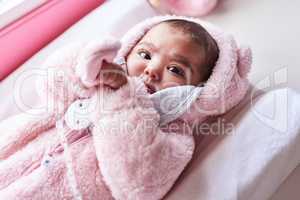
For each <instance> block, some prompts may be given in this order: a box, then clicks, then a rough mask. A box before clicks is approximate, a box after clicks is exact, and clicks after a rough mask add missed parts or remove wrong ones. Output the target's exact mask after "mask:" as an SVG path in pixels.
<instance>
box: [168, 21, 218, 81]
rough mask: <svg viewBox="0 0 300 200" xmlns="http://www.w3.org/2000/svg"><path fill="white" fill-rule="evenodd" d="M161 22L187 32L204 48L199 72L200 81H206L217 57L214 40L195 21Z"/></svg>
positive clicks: (216, 46)
mask: <svg viewBox="0 0 300 200" xmlns="http://www.w3.org/2000/svg"><path fill="white" fill-rule="evenodd" d="M162 23H166V24H168V25H170V26H171V27H173V28H175V29H178V30H181V31H182V32H183V33H186V34H188V35H189V36H190V38H191V39H192V40H193V41H195V42H196V43H197V44H199V45H200V46H201V47H202V48H203V49H204V52H205V61H204V63H203V65H202V66H201V67H200V68H201V70H200V73H202V77H203V79H202V81H207V79H208V78H209V77H210V75H211V73H212V71H213V68H214V66H215V64H216V62H217V60H218V58H219V48H218V45H217V43H216V41H215V40H214V39H213V38H212V36H211V35H210V34H209V33H208V32H207V31H206V30H205V29H204V28H203V27H202V26H201V25H200V24H197V23H195V22H191V21H187V20H183V19H171V20H166V21H164V22H162Z"/></svg>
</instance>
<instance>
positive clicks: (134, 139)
mask: <svg viewBox="0 0 300 200" xmlns="http://www.w3.org/2000/svg"><path fill="white" fill-rule="evenodd" d="M174 18H178V19H185V20H190V21H194V22H196V23H200V24H201V25H202V26H203V27H204V28H206V29H207V31H208V32H209V33H210V34H211V35H212V37H213V38H214V39H215V40H216V42H217V44H218V47H219V49H220V55H219V59H218V61H217V63H216V66H215V67H214V70H213V73H212V75H211V77H210V78H209V80H208V81H207V83H206V85H205V86H204V87H203V92H202V93H201V94H200V95H199V96H198V97H197V98H196V99H195V101H194V102H193V104H192V105H191V107H190V109H189V110H188V111H187V112H185V113H183V114H182V115H181V116H180V117H179V118H177V119H176V120H174V121H172V122H170V123H169V124H168V125H176V127H179V128H177V129H171V128H168V127H174V126H165V127H161V126H160V125H159V120H160V117H161V116H160V114H159V112H158V111H157V110H156V109H155V107H154V104H153V102H152V101H151V99H150V98H149V94H148V93H147V91H146V87H145V86H144V85H143V82H142V81H141V80H140V79H138V78H135V77H130V78H129V79H128V80H129V81H128V83H127V84H126V85H124V86H123V87H121V88H120V89H118V90H116V91H113V90H111V89H108V88H105V87H102V86H100V85H97V81H96V82H92V84H90V85H88V84H86V81H88V80H86V79H85V78H84V76H86V77H94V80H96V76H93V75H95V73H96V72H94V73H91V74H89V72H90V71H89V72H87V71H86V70H85V69H87V68H90V69H96V68H93V67H94V65H95V64H99V66H101V63H102V61H103V59H106V60H108V61H112V59H114V58H115V57H116V59H125V58H126V55H127V54H128V52H129V51H130V49H131V48H132V47H133V46H134V45H135V44H136V43H137V41H138V40H139V38H141V37H142V36H143V35H144V34H145V33H146V32H147V30H149V29H150V28H151V27H153V26H154V25H155V24H157V23H159V22H161V21H164V20H167V19H174ZM121 44H122V45H121V48H120V49H119V51H118V52H117V51H114V50H116V49H118V48H119V46H118V43H117V42H114V41H112V40H100V41H98V42H97V41H96V42H95V41H92V42H90V43H89V44H78V45H77V44H76V45H73V46H71V47H67V48H65V49H63V50H60V51H58V52H56V53H55V54H53V55H51V56H50V57H49V58H48V59H47V61H46V62H45V67H46V69H51V70H54V72H56V71H60V70H62V71H63V72H64V73H63V77H61V73H57V74H56V73H54V78H55V80H54V81H52V82H51V81H50V82H49V80H47V79H46V80H40V82H39V84H38V85H37V88H38V89H39V91H41V96H42V97H43V98H44V100H45V101H46V100H47V101H48V102H47V103H48V104H51V105H52V107H51V109H50V110H48V112H47V113H46V114H44V115H43V116H32V115H28V114H26V113H24V114H20V115H16V116H13V117H11V118H9V119H7V120H5V121H2V122H1V123H0V130H2V133H1V140H0V197H1V199H12V200H13V199H22V200H23V199H36V200H38V199H47V200H52V199H53V200H54V199H55V200H56V199H101V200H106V199H119V200H126V199H134V200H135V199H143V200H152V199H153V200H157V199H162V198H163V197H164V196H165V194H166V193H167V192H168V191H169V190H170V189H171V187H172V185H173V184H174V182H175V181H176V179H177V178H178V177H179V175H180V174H181V173H182V171H183V170H184V168H185V166H186V165H187V163H188V162H189V161H190V160H191V158H192V155H193V151H194V147H195V143H194V138H193V134H192V129H184V131H183V127H185V126H189V127H192V126H193V125H195V123H201V122H202V121H203V120H204V119H206V117H207V116H209V115H218V114H223V113H225V112H226V111H227V110H229V109H231V108H232V107H233V106H235V105H236V104H237V103H239V101H240V100H241V99H242V98H243V97H244V95H245V93H246V91H247V89H248V85H249V84H248V80H247V77H246V75H247V73H248V71H249V69H250V65H251V51H250V49H248V48H239V47H238V46H237V44H236V42H235V40H234V39H233V37H232V36H231V35H228V34H226V33H224V32H223V31H221V30H219V29H218V28H216V27H214V26H213V25H211V24H208V23H206V22H203V21H200V20H198V19H195V18H185V17H175V16H159V17H154V18H151V19H148V20H146V21H144V22H142V23H140V24H138V25H136V26H135V27H134V28H133V29H131V30H130V31H129V32H128V33H127V34H126V35H125V36H124V37H123V38H122V40H121ZM116 54H117V55H116ZM99 69H100V70H101V67H100V68H99ZM96 71H97V70H96ZM87 85H88V86H87ZM212 86H213V87H212ZM132 88H134V90H132ZM132 91H134V92H132ZM99 94H104V95H101V98H100V102H101V105H102V106H98V107H96V109H95V112H94V113H93V115H92V116H91V121H92V124H93V128H92V129H83V130H79V131H78V130H70V129H68V128H67V127H65V129H64V131H65V133H66V137H67V145H68V147H69V150H70V154H71V157H72V163H68V161H67V160H66V158H65V156H64V154H63V153H64V151H65V149H64V146H63V145H62V142H61V138H60V136H59V134H58V131H57V129H56V128H55V122H56V120H57V119H58V118H59V117H61V116H63V115H64V113H65V112H66V110H67V109H68V106H69V105H70V104H71V103H72V102H74V101H75V100H77V99H84V98H90V99H91V100H92V102H93V100H94V99H99ZM207 97H210V98H207ZM211 97H213V98H211ZM199 108H201V110H206V111H209V114H207V113H208V112H199ZM145 119H151V120H146V121H145ZM120 122H122V123H120ZM128 127H130V128H128ZM67 164H71V165H72V171H73V173H74V176H75V182H76V189H77V190H78V192H79V193H78V195H79V196H75V195H76V192H75V193H74V183H73V182H72V181H71V179H70V174H69V173H70V170H69V169H68V167H67Z"/></svg>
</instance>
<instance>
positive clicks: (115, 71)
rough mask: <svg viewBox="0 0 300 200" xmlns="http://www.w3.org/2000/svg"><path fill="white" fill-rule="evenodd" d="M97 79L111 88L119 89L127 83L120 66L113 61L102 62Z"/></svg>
mask: <svg viewBox="0 0 300 200" xmlns="http://www.w3.org/2000/svg"><path fill="white" fill-rule="evenodd" d="M98 76H99V77H98V78H97V79H99V80H100V83H101V84H103V85H105V86H108V87H110V88H112V89H119V88H120V87H121V86H123V85H125V84H126V83H127V76H126V73H125V71H124V70H123V69H122V67H121V66H119V65H117V64H115V63H108V62H106V61H104V62H103V66H102V69H101V70H100V73H99V75H98Z"/></svg>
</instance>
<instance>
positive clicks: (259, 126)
mask: <svg viewBox="0 0 300 200" xmlns="http://www.w3.org/2000/svg"><path fill="white" fill-rule="evenodd" d="M285 4H286V2H284V1H276V3H275V2H274V1H271V0H263V1H262V0H256V1H251V2H250V1H246V0H243V1H242V0H230V1H221V4H220V6H219V7H218V8H217V10H216V12H215V13H213V14H212V15H210V16H209V17H206V19H207V20H209V21H212V22H214V23H216V24H219V25H220V26H222V27H223V28H224V29H226V30H228V31H230V32H233V33H234V34H235V36H236V37H237V38H238V40H239V41H242V42H243V43H249V44H250V45H251V46H252V47H253V50H254V67H253V71H252V73H251V77H250V78H251V80H252V83H253V84H254V85H255V87H260V88H267V89H270V90H271V91H270V92H267V93H266V94H265V95H261V96H259V97H257V98H253V99H252V100H253V101H249V98H247V99H245V101H244V102H243V104H241V105H240V106H239V107H237V108H236V109H234V110H233V111H231V112H230V113H228V114H227V115H225V116H224V120H225V121H226V123H227V124H228V123H232V124H233V125H234V132H233V134H230V135H226V136H220V135H205V136H204V137H203V139H202V140H199V145H198V147H197V151H196V153H195V158H194V160H193V161H192V162H191V164H190V165H189V166H188V168H187V170H186V171H185V172H184V173H183V175H182V176H181V177H180V179H179V181H178V182H177V183H176V184H175V186H174V188H173V189H172V191H171V192H170V193H169V194H168V195H167V197H166V199H170V200H182V199H185V200H202V199H203V200H210V199H211V200H219V199H220V200H223V199H230V200H231V199H242V200H248V199H249V200H252V199H253V200H260V199H261V200H265V199H268V198H270V197H271V196H272V194H273V193H274V192H275V191H276V189H278V187H279V186H280V184H281V183H282V182H283V181H284V180H285V179H286V177H287V176H288V175H289V174H290V173H291V171H292V170H293V169H295V168H296V166H297V165H298V164H299V162H300V128H299V126H300V95H299V94H298V93H297V92H295V91H294V90H292V89H288V88H287V87H289V88H294V89H296V90H298V89H300V82H299V80H297V79H296V78H295V76H296V75H293V74H297V72H299V70H298V71H297V69H295V68H293V66H299V65H300V63H299V60H296V59H293V58H296V54H297V52H300V49H299V48H300V47H299V46H295V45H293V44H294V43H295V40H296V39H297V38H298V34H297V31H299V29H297V28H295V31H291V30H290V29H289V30H286V28H287V27H288V25H287V24H286V23H285V24H281V23H282V22H286V21H287V20H289V21H287V22H288V23H292V22H291V20H294V21H295V22H296V18H295V16H296V13H297V12H298V11H297V9H296V8H298V7H300V2H299V3H296V2H295V4H298V6H297V5H291V4H292V3H290V4H288V5H285ZM284 6H286V7H285V8H286V9H285V12H287V13H289V16H290V18H288V16H282V15H273V14H272V13H273V12H275V13H276V12H279V11H280V12H281V11H282V8H283V7H284ZM253 13H255V15H254V14H253ZM154 14H155V12H154V11H153V10H152V9H151V8H150V7H149V6H148V5H147V3H146V2H145V1H140V0H129V1H121V0H110V1H108V2H107V3H106V4H104V5H103V6H101V7H100V8H98V9H96V10H95V11H93V12H92V13H91V14H90V15H88V16H87V17H85V18H84V19H83V20H81V21H80V22H78V23H77V24H75V26H73V27H72V28H71V29H69V30H68V31H66V32H65V33H64V34H62V35H61V36H60V37H59V38H57V39H56V40H55V41H53V42H52V43H51V44H50V45H48V46H47V47H45V48H44V49H43V50H41V51H40V52H39V53H37V54H36V55H35V56H34V57H32V58H31V59H30V60H28V62H26V63H25V64H24V65H22V66H21V67H20V68H19V69H18V70H16V71H15V72H14V73H13V74H12V75H10V76H9V77H8V78H6V79H5V80H4V81H2V82H1V83H0V96H1V97H5V98H4V99H2V98H1V100H0V101H1V102H0V106H1V109H0V110H1V111H0V120H1V119H3V118H6V117H8V116H10V115H13V114H16V113H19V112H23V111H24V110H25V109H28V108H29V107H31V108H32V107H36V105H38V103H39V102H38V100H37V94H36V92H35V90H34V87H33V82H34V77H33V76H27V75H28V74H30V73H31V72H32V71H31V70H32V69H39V68H41V67H42V66H41V63H42V61H43V60H44V59H45V57H47V56H48V55H49V54H50V53H51V52H53V51H54V50H55V49H57V48H59V47H61V46H63V45H64V44H66V43H69V42H72V41H76V40H90V39H92V38H96V37H101V36H102V35H103V34H107V33H108V32H110V33H112V34H114V35H115V36H121V35H122V34H123V33H124V31H126V30H127V29H128V28H129V27H130V26H131V25H133V24H135V23H136V22H138V21H140V20H142V19H144V18H145V17H148V16H153V15H154ZM271 14H272V16H271ZM280 14H281V13H280ZM274 21H276V22H277V23H273V22H274ZM258 22H259V23H258ZM278 24H280V25H281V26H282V27H281V28H280V29H278V26H277V25H278ZM265 27H267V28H265ZM266 35H268V37H266ZM282 35H288V37H282ZM279 39H281V41H282V42H281V43H280V45H278V44H277V43H276V41H277V40H279ZM296 41H297V40H296ZM292 50H293V51H292ZM287 52H288V53H289V54H288V55H287V54H286V53H287ZM284 66H285V67H284ZM278 69H281V70H279V71H278ZM273 72H274V73H273ZM270 74H271V78H269V75H270ZM290 74H292V75H290ZM298 74H299V73H298ZM287 80H288V81H287ZM18 84H19V85H22V87H21V89H18V90H16V88H17V87H15V86H16V85H18ZM278 84H280V86H283V87H282V89H274V88H276V87H277V85H278ZM272 88H273V89H272ZM249 96H251V93H249ZM29 105H30V106H29ZM299 184H300V180H299ZM299 195H300V194H299V193H298V196H299ZM287 199H291V198H287Z"/></svg>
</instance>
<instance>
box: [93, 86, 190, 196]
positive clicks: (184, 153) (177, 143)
mask: <svg viewBox="0 0 300 200" xmlns="http://www.w3.org/2000/svg"><path fill="white" fill-rule="evenodd" d="M132 84H134V83H132V81H129V84H127V86H125V87H123V88H120V89H119V90H118V91H117V92H114V93H113V94H112V95H104V96H106V97H105V98H106V99H104V100H103V101H105V102H108V103H106V104H104V105H105V106H104V108H105V110H106V113H104V112H103V113H99V115H98V118H97V117H96V118H95V119H94V124H95V126H94V128H93V130H92V135H93V141H94V145H95V150H96V155H97V159H98V162H99V168H100V170H101V174H102V175H103V179H104V181H105V183H106V184H107V186H108V187H109V189H110V190H111V192H112V195H113V197H114V198H115V199H118V200H127V199H128V200H129V199H145V200H152V199H153V200H157V199H162V198H163V197H164V196H165V194H166V193H167V192H168V191H169V190H170V188H171V187H172V185H173V184H174V183H175V181H176V179H177V178H178V177H179V175H180V174H181V173H182V171H183V170H184V168H185V166H186V165H187V163H188V162H189V161H190V160H191V158H192V155H193V151H194V146H195V144H194V138H193V136H192V135H190V134H185V133H184V132H183V131H182V130H176V131H172V130H170V129H169V130H168V131H166V130H163V129H162V128H161V127H159V126H158V125H159V114H158V113H157V112H156V110H155V109H154V108H153V105H151V102H148V100H149V99H147V98H144V96H143V94H133V93H134V92H132V91H131V92H129V90H130V88H131V90H132V88H136V87H138V86H132ZM128 85H129V86H128ZM130 85H131V86H132V87H130ZM129 93H130V94H131V96H128V94H129ZM108 99H109V101H108ZM117 102H118V103H117ZM175 125H177V126H179V127H180V128H182V126H181V125H180V124H175Z"/></svg>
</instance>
